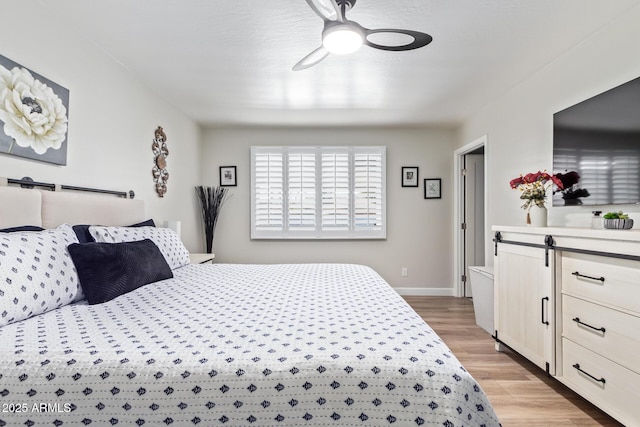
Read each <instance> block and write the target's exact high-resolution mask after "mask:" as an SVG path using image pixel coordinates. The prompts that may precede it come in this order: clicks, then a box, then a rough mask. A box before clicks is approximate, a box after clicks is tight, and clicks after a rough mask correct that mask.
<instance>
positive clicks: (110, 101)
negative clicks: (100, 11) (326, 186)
mask: <svg viewBox="0 0 640 427" xmlns="http://www.w3.org/2000/svg"><path fill="white" fill-rule="evenodd" d="M33 3H35V2H22V1H20V2H18V1H15V2H8V3H7V4H5V5H3V8H2V14H3V16H4V17H5V18H6V17H8V16H13V17H23V18H24V19H17V18H16V19H3V22H2V25H0V40H2V41H3V42H2V44H0V46H1V47H0V54H1V55H3V56H5V57H7V58H9V59H11V60H13V61H15V62H17V63H19V64H21V65H22V66H25V67H27V68H29V69H31V70H32V71H34V72H37V73H39V74H41V75H43V76H45V77H47V78H49V79H50V80H52V81H54V82H56V83H58V84H60V85H62V86H64V87H66V88H67V89H69V91H70V102H69V132H68V152H67V166H56V165H51V164H47V163H42V162H37V161H32V160H25V159H21V158H18V157H12V156H8V155H0V177H8V178H21V177H23V176H31V177H32V178H34V179H35V180H37V181H44V182H54V183H57V184H68V185H78V186H87V187H98V188H105V189H113V190H119V191H121V190H130V189H132V190H134V191H135V192H136V197H137V198H140V199H143V200H145V202H146V203H147V213H148V215H149V217H152V218H153V219H154V220H156V222H162V221H164V220H166V219H176V220H182V236H183V240H184V241H185V244H186V245H187V247H189V248H190V249H194V248H195V247H197V246H199V242H200V233H199V231H197V230H196V226H197V222H196V221H197V217H196V215H197V212H196V208H197V205H196V199H195V196H194V190H193V188H194V186H195V185H197V184H198V183H199V177H200V169H199V167H200V163H199V150H200V143H199V140H200V130H199V127H198V126H197V125H196V124H195V123H194V122H193V121H191V120H190V119H188V118H186V117H185V116H184V114H182V113H181V112H179V111H177V110H176V109H174V108H172V107H171V106H170V105H168V104H167V103H166V102H165V101H164V100H163V99H162V97H161V96H160V95H158V94H155V93H153V92H151V91H150V90H149V89H148V88H146V87H145V86H144V85H143V83H142V82H140V81H139V80H137V79H136V77H135V76H133V75H131V74H130V73H129V72H128V71H127V70H126V69H124V68H123V67H122V66H120V65H119V64H118V63H116V62H115V61H114V60H113V59H111V58H110V57H109V56H107V55H106V54H105V53H104V52H102V51H101V50H98V49H97V48H96V47H95V46H94V45H93V44H92V43H91V42H89V41H87V40H85V39H84V38H83V37H82V36H80V35H79V34H77V33H75V32H73V31H71V30H69V29H68V28H67V27H66V26H65V25H64V23H60V22H57V23H56V25H55V30H54V31H52V24H51V21H50V17H49V16H48V15H47V11H46V10H47V9H46V8H44V7H37V6H33V5H32V4H33ZM157 126H163V128H164V130H165V132H166V134H167V138H168V139H167V143H168V147H169V151H170V154H169V157H168V158H167V161H168V171H169V173H170V178H169V182H168V186H169V189H168V192H167V194H166V195H165V197H164V198H162V199H161V198H159V197H158V196H157V195H156V193H155V190H154V186H153V181H152V177H151V168H152V166H153V154H152V151H151V143H152V140H153V135H154V130H155V129H156V127H157Z"/></svg>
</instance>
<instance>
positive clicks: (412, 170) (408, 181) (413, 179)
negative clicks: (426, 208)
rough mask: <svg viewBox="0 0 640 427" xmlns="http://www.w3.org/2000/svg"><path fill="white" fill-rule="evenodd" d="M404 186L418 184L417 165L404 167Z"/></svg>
mask: <svg viewBox="0 0 640 427" xmlns="http://www.w3.org/2000/svg"><path fill="white" fill-rule="evenodd" d="M402 186H403V187H417V186H418V167H417V166H403V167H402Z"/></svg>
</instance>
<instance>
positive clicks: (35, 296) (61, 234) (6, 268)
mask: <svg viewBox="0 0 640 427" xmlns="http://www.w3.org/2000/svg"><path fill="white" fill-rule="evenodd" d="M77 242H78V239H77V238H76V235H75V233H74V232H73V230H72V229H71V226H69V225H68V224H63V225H61V226H60V227H58V228H54V229H51V230H44V231H40V232H33V231H26V232H13V233H3V234H0V326H4V325H7V324H9V323H13V322H17V321H19V320H23V319H26V318H28V317H31V316H34V315H36V314H41V313H45V312H47V311H50V310H53V309H56V308H58V307H62V306H63V305H67V304H70V303H72V302H74V301H77V300H80V299H82V298H83V295H82V289H81V288H80V283H79V280H78V274H77V273H76V269H75V267H74V265H73V261H72V260H71V258H70V257H69V252H68V251H67V246H69V245H70V244H72V243H77Z"/></svg>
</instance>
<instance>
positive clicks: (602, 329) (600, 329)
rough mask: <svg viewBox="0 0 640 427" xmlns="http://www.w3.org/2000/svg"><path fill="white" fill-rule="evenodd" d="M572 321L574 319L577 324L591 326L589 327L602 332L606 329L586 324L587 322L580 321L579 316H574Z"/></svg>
mask: <svg viewBox="0 0 640 427" xmlns="http://www.w3.org/2000/svg"><path fill="white" fill-rule="evenodd" d="M573 321H574V322H576V323H577V324H579V325H582V326H586V327H587V328H591V329H593V330H594V331H600V332H602V333H603V334H604V333H605V332H606V331H607V330H606V329H605V328H604V327H602V328H596V327H595V326H591V325H590V324H588V323H584V322H581V321H580V318H579V317H576V318H574V319H573Z"/></svg>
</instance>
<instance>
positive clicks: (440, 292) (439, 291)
mask: <svg viewBox="0 0 640 427" xmlns="http://www.w3.org/2000/svg"><path fill="white" fill-rule="evenodd" d="M393 289H394V290H395V291H396V292H397V293H399V294H400V295H407V296H421V297H423V296H426V297H454V296H456V290H455V289H453V288H393Z"/></svg>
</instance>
